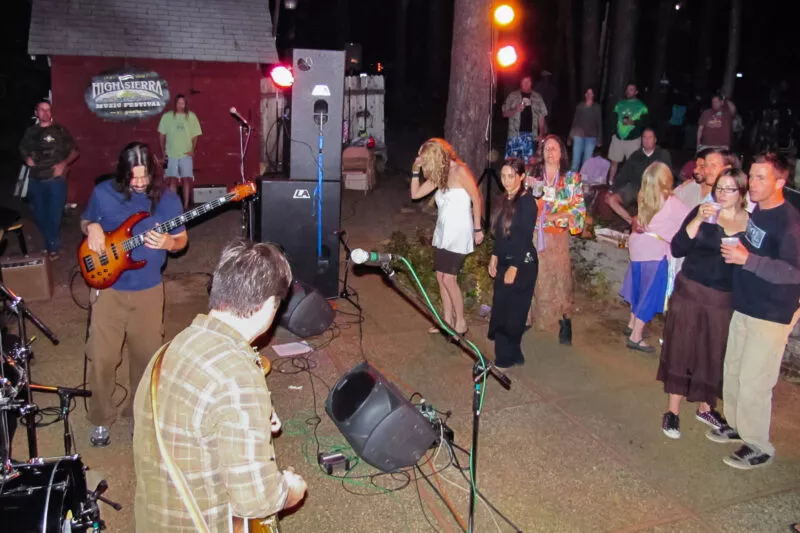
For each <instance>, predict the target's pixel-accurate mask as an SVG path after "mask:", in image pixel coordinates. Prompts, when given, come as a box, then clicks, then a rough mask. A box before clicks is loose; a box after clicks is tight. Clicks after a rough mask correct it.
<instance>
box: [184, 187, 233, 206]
mask: <svg viewBox="0 0 800 533" xmlns="http://www.w3.org/2000/svg"><path fill="white" fill-rule="evenodd" d="M226 194H228V188H227V187H225V186H224V185H197V186H195V188H194V189H193V190H192V202H194V203H195V204H197V205H199V204H206V203H208V202H213V201H214V200H216V199H217V198H222V197H223V196H225V195H226Z"/></svg>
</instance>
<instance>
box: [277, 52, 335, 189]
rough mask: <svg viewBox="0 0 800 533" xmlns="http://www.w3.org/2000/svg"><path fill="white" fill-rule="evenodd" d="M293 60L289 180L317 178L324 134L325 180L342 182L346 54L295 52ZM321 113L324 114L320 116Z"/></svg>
mask: <svg viewBox="0 0 800 533" xmlns="http://www.w3.org/2000/svg"><path fill="white" fill-rule="evenodd" d="M292 61H293V71H294V84H293V85H292V127H291V132H292V142H291V151H290V152H291V153H290V155H289V177H290V178H291V179H301V180H303V179H313V178H316V177H317V169H318V165H317V155H318V151H319V150H318V149H319V135H320V131H321V132H322V140H323V149H322V172H323V178H324V179H326V180H340V179H342V176H341V174H342V113H343V111H344V52H343V51H340V50H302V49H295V50H294V52H293V54H292ZM315 110H316V111H317V113H316V114H315ZM322 110H324V111H325V113H324V115H323V116H322V117H320V116H319V115H320V112H321V111H322ZM320 122H322V124H321V126H320Z"/></svg>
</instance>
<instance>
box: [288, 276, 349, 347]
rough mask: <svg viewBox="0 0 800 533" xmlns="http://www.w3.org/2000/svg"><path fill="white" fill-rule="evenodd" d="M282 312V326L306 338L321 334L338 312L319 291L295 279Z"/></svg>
mask: <svg viewBox="0 0 800 533" xmlns="http://www.w3.org/2000/svg"><path fill="white" fill-rule="evenodd" d="M279 312H280V313H281V326H283V327H284V328H286V329H288V330H289V331H290V332H292V333H294V334H295V335H297V336H298V337H301V338H303V339H305V338H306V337H313V336H314V335H319V334H320V333H322V332H323V331H325V330H326V329H328V327H329V326H330V325H331V324H332V323H333V319H334V318H335V315H336V312H335V311H334V310H333V307H331V304H330V302H328V300H326V299H325V297H324V296H322V294H320V292H319V291H317V290H314V288H313V287H311V286H310V285H308V284H307V283H303V282H302V281H297V280H295V281H293V282H292V286H291V288H290V289H289V296H288V298H287V299H286V302H285V304H284V306H283V310H282V311H279Z"/></svg>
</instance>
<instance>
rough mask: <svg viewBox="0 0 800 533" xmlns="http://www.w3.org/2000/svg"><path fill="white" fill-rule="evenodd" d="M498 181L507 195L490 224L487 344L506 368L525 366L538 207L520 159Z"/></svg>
mask: <svg viewBox="0 0 800 533" xmlns="http://www.w3.org/2000/svg"><path fill="white" fill-rule="evenodd" d="M500 178H501V180H502V182H503V187H504V188H505V194H504V195H503V200H502V203H501V204H500V208H499V209H498V211H497V213H496V215H495V217H494V220H493V222H492V231H493V232H494V237H495V241H494V250H493V252H492V258H491V260H490V261H489V275H490V276H492V277H493V278H494V298H493V299H492V317H491V320H490V321H489V339H491V340H493V341H494V351H495V365H496V366H498V367H500V368H508V367H511V366H514V365H521V364H523V363H524V362H525V358H524V357H523V355H522V346H521V342H522V334H523V333H524V332H525V319H526V318H527V316H528V309H529V308H530V306H531V298H532V297H533V288H534V286H535V285H536V276H537V274H538V271H539V261H538V258H537V256H536V248H535V247H534V246H533V241H532V239H531V235H532V234H533V227H534V224H535V223H536V214H537V208H536V200H534V198H533V195H532V194H531V193H530V191H528V190H527V189H526V188H525V187H524V185H523V181H524V180H525V163H524V162H523V161H522V160H521V159H518V158H516V157H512V158H508V159H506V160H505V162H504V163H503V168H502V170H501V171H500Z"/></svg>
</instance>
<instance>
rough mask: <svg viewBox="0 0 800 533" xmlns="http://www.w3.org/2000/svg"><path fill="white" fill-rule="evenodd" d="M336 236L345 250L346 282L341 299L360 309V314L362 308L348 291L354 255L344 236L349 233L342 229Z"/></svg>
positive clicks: (343, 285)
mask: <svg viewBox="0 0 800 533" xmlns="http://www.w3.org/2000/svg"><path fill="white" fill-rule="evenodd" d="M336 234H337V235H338V237H339V243H340V244H341V245H342V248H344V253H345V256H344V257H345V259H344V280H343V281H342V292H340V293H339V298H342V299H343V300H347V301H348V302H350V304H351V305H352V306H353V307H355V308H356V309H358V311H359V312H361V306H360V305H359V304H357V303H356V302H355V301H354V300H353V298H351V296H353V295H352V294H350V291H349V290H348V289H347V276H348V275H349V274H350V263H351V259H350V254H351V253H352V250H350V247H349V246H348V245H347V241H346V240H344V236H345V235H346V234H347V232H346V231H345V230H343V229H340V230H338V231H336Z"/></svg>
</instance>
